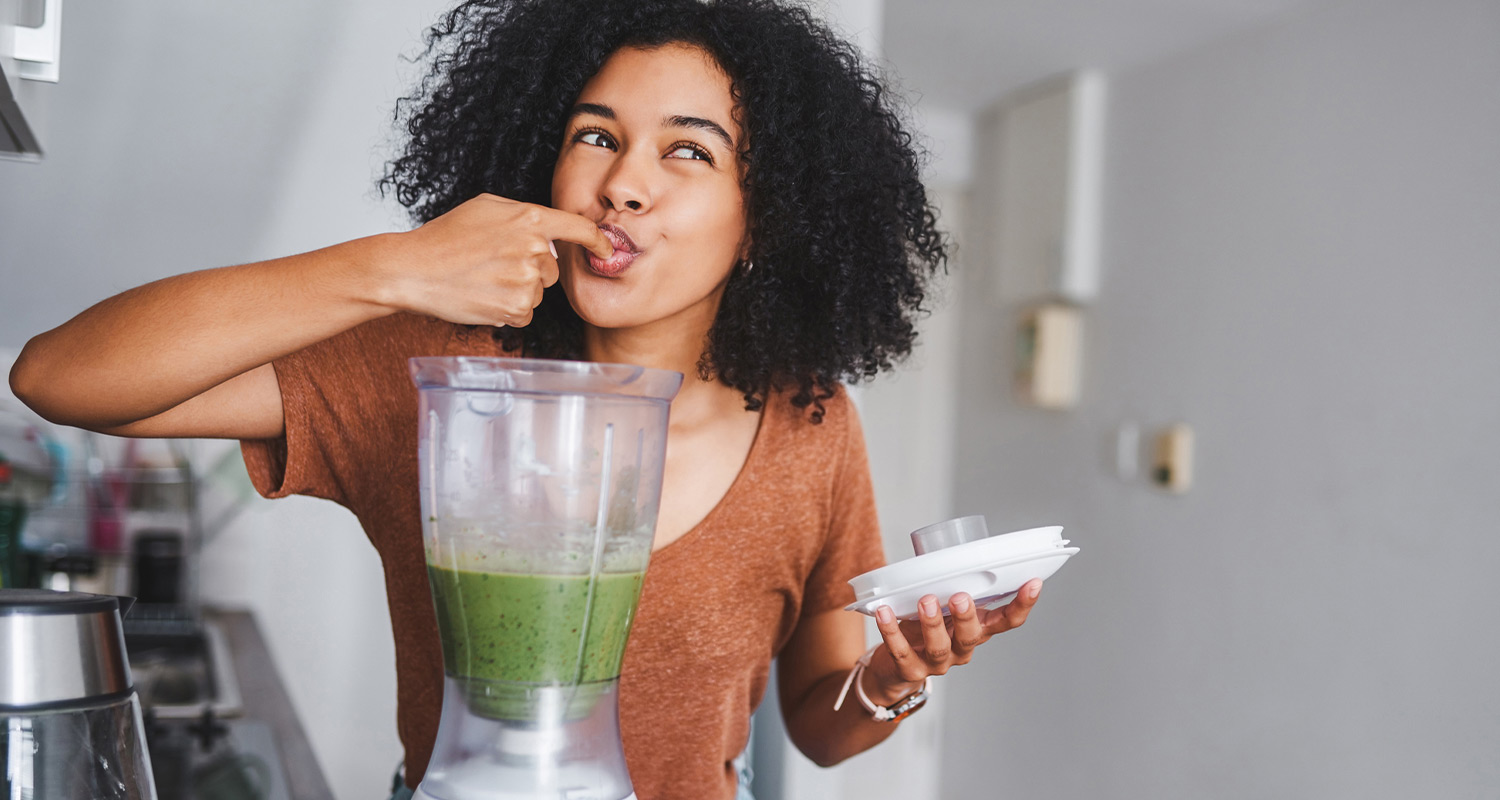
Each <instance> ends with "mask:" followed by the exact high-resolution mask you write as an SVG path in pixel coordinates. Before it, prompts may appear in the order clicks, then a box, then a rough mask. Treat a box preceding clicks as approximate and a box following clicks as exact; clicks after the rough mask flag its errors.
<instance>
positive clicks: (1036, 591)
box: [1031, 583, 1042, 600]
mask: <svg viewBox="0 0 1500 800" xmlns="http://www.w3.org/2000/svg"><path fill="white" fill-rule="evenodd" d="M1041 593H1042V584H1040V583H1038V584H1037V585H1035V586H1033V587H1031V599H1032V600H1035V599H1036V597H1037V595H1039V594H1041Z"/></svg>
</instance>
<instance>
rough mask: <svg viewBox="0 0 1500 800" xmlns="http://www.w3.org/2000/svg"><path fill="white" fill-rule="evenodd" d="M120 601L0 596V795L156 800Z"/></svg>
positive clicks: (31, 593)
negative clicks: (126, 647) (123, 629)
mask: <svg viewBox="0 0 1500 800" xmlns="http://www.w3.org/2000/svg"><path fill="white" fill-rule="evenodd" d="M122 601H123V602H124V606H123V607H124V609H125V610H127V611H128V610H129V608H130V605H129V604H130V602H131V600H130V598H116V597H111V596H108V595H95V594H83V593H81V592H54V591H51V590H48V589H0V643H3V644H0V797H3V798H6V800H32V798H35V800H156V785H155V783H154V782H153V781H152V777H151V762H150V760H149V759H148V757H147V751H146V736H145V728H144V724H143V721H142V719H141V703H140V699H139V697H137V695H136V692H135V686H134V684H133V682H132V680H131V675H130V665H129V663H128V662H127V661H126V658H125V637H124V633H123V631H122V625H121V623H120V616H121V614H120V609H121V602H122Z"/></svg>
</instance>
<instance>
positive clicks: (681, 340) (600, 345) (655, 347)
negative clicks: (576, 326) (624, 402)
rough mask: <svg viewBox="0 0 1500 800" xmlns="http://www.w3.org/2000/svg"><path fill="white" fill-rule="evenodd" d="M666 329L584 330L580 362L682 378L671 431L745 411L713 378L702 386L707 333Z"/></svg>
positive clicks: (729, 389)
mask: <svg viewBox="0 0 1500 800" xmlns="http://www.w3.org/2000/svg"><path fill="white" fill-rule="evenodd" d="M667 327H668V326H650V327H645V328H632V329H628V330H626V329H605V328H595V327H593V326H590V325H585V327H584V357H585V358H586V359H588V360H589V361H594V362H601V363H611V364H635V365H637V366H642V367H651V368H653V369H669V370H674V371H676V372H681V373H682V378H683V379H682V389H681V390H680V391H678V393H677V397H676V398H675V399H674V400H673V401H672V422H671V425H672V427H673V428H679V429H680V428H683V427H687V428H693V427H697V426H698V425H700V424H703V423H707V422H710V421H712V420H714V419H718V418H722V417H723V416H724V415H727V414H731V413H733V412H735V411H744V408H745V401H744V396H743V394H742V393H741V392H740V391H739V390H737V389H735V388H734V387H732V386H727V385H725V384H724V383H723V382H721V381H719V380H718V379H717V378H713V377H710V378H709V379H708V380H704V379H703V378H701V377H700V376H699V374H698V363H699V362H700V361H701V360H702V358H703V353H704V351H705V349H706V348H707V346H708V331H707V329H706V328H705V329H703V330H702V331H701V332H700V333H697V334H696V335H694V334H693V333H688V334H687V335H684V332H683V331H682V330H667V329H666V328H667Z"/></svg>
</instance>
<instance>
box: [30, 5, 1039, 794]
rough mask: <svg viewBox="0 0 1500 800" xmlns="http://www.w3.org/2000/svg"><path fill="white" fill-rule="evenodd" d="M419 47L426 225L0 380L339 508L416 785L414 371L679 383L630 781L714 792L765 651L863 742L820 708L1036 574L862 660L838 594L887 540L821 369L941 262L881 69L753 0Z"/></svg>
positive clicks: (142, 294)
mask: <svg viewBox="0 0 1500 800" xmlns="http://www.w3.org/2000/svg"><path fill="white" fill-rule="evenodd" d="M429 52H430V53H431V54H432V55H433V69H432V72H431V74H430V75H429V77H428V79H427V80H426V81H425V82H424V84H423V86H422V88H421V90H420V91H419V92H418V93H417V94H416V96H414V97H412V98H408V99H407V100H406V101H405V102H404V103H403V106H402V108H403V111H404V118H405V122H406V126H407V130H408V133H409V134H410V141H409V144H408V146H407V149H406V151H405V153H404V154H403V155H402V156H401V157H400V158H398V159H397V160H396V161H394V162H393V163H392V165H391V167H390V169H389V171H388V173H387V176H386V178H385V179H384V181H383V186H384V187H385V188H387V189H389V190H392V191H393V192H394V194H395V196H396V197H397V198H398V199H399V200H400V202H401V203H403V204H404V205H405V206H407V207H408V208H409V209H410V210H411V212H412V214H413V216H414V218H415V219H416V220H417V221H418V222H420V223H422V224H421V225H420V227H417V228H415V229H414V230H411V231H408V232H403V233H392V234H383V235H378V236H374V237H369V238H366V239H360V240H356V241H352V242H345V243H343V244H339V245H335V246H332V247H329V248H326V249H324V250H319V251H315V252H312V253H307V254H303V255H297V256H290V257H287V258H281V259H275V260H272V261H266V262H262V263H258V264H250V265H244V266H238V267H228V268H223V269H215V270H207V271H204V272H198V273H192V274H188V275H182V276H178V277H174V278H169V279H167V280H163V281H159V282H157V283H154V284H149V285H147V286H143V287H140V288H138V289H134V290H131V291H129V292H126V293H124V294H122V295H120V296H118V297H114V298H111V299H109V300H106V301H104V302H102V303H100V304H99V305H98V306H96V307H94V308H91V309H89V310H88V311H86V312H84V313H83V314H81V315H79V316H78V317H77V318H75V319H73V320H72V321H70V322H68V323H66V324H64V325H62V326H61V327H59V328H57V329H56V330H53V331H50V332H48V333H45V334H42V335H40V336H38V337H36V338H35V339H33V340H32V342H31V343H29V344H28V345H27V347H26V349H25V351H24V352H23V353H22V356H21V358H20V360H19V361H18V362H17V365H16V367H15V369H14V370H13V372H12V375H11V382H12V386H13V388H14V389H15V390H16V393H17V394H18V396H20V397H22V398H23V399H25V400H26V401H27V402H28V403H29V404H31V405H32V407H33V408H35V409H37V410H38V411H39V412H41V413H42V414H43V415H44V416H47V417H48V418H50V419H52V420H54V421H58V422H62V423H67V424H73V425H78V426H81V427H86V428H91V429H94V430H100V431H105V432H109V433H114V434H120V435H126V436H207V437H227V438H237V439H241V440H244V452H245V459H246V463H247V466H248V467H249V469H250V472H251V475H252V477H253V479H254V480H255V482H256V484H257V487H258V488H259V489H260V490H261V491H262V492H263V493H265V494H267V495H268V496H280V495H285V494H292V493H301V494H310V495H315V496H320V497H326V498H329V499H333V500H335V501H337V502H340V503H342V504H344V505H346V506H348V507H349V508H350V509H351V510H353V511H354V513H355V514H356V515H357V516H358V517H359V519H360V521H361V523H362V524H363V526H364V528H365V530H366V532H367V534H368V535H369V537H370V539H371V541H372V543H373V544H374V545H375V547H376V548H377V550H378V551H379V552H380V554H381V557H382V560H383V563H384V569H385V573H386V585H387V592H388V596H389V599H390V604H391V616H392V626H393V630H394V632H395V639H396V645H397V660H398V679H399V701H400V715H399V726H400V729H401V736H402V741H403V743H404V745H405V747H406V751H407V758H406V767H407V769H406V773H405V782H406V784H407V785H408V786H415V785H416V784H417V783H418V782H419V781H420V779H421V777H422V772H423V770H424V769H425V766H426V762H427V758H428V756H429V754H430V750H431V746H432V740H433V736H434V734H435V731H436V724H437V717H438V708H439V704H440V698H441V682H442V662H441V655H440V652H439V649H438V646H437V634H436V626H435V624H434V618H433V613H432V607H431V600H430V596H429V594H428V589H427V582H426V574H425V571H424V569H423V554H422V545H421V533H420V525H419V521H418V518H417V497H416V485H417V480H416V474H415V452H416V448H415V425H413V424H412V420H413V419H414V418H415V391H414V389H413V388H412V387H411V386H410V385H409V383H408V382H407V379H406V372H405V363H404V362H405V359H406V358H407V357H409V356H416V355H455V354H477V355H500V354H512V355H514V354H521V355H526V356H531V357H546V358H581V359H587V360H594V361H608V362H625V363H632V364H640V365H645V366H650V367H659V368H665V369H673V370H678V371H681V372H684V373H685V374H687V375H689V376H690V380H688V381H687V382H686V383H685V384H684V386H683V388H682V391H681V393H680V394H679V395H678V397H677V398H676V400H675V401H674V402H673V404H672V410H671V422H670V428H669V432H668V445H667V447H668V450H667V463H666V475H665V481H664V488H663V496H662V501H661V507H660V515H659V519H658V524H657V531H656V539H655V543H654V555H653V557H652V562H651V567H650V570H649V572H648V574H647V578H646V584H645V588H644V589H643V594H642V600H641V606H640V610H639V612H638V616H637V618H636V622H635V627H634V630H633V633H632V636H631V640H630V645H629V648H628V650H627V653H626V659H625V665H624V674H623V676H622V682H621V725H622V735H623V737H624V742H625V749H626V754H627V759H628V762H629V767H630V771H631V774H632V777H633V779H634V781H635V783H636V786H637V791H638V793H639V795H640V796H641V797H643V798H651V799H652V800H656V799H657V798H704V797H726V798H727V797H732V796H734V795H735V792H736V786H737V783H738V780H739V775H738V773H737V770H736V766H735V761H736V756H737V755H738V754H739V753H740V752H741V751H742V749H743V747H744V746H745V742H746V739H747V736H748V725H749V722H748V720H749V715H750V713H751V711H752V710H753V709H754V708H755V706H756V705H757V703H758V702H759V700H760V699H761V695H762V694H763V693H764V689H765V686H766V682H767V679H768V677H769V665H770V662H771V659H772V658H773V657H776V656H779V660H778V662H777V663H778V664H779V670H780V671H779V673H778V677H779V686H780V701H781V705H782V710H783V714H784V716H785V719H786V725H787V730H788V733H789V734H790V736H791V738H792V740H793V741H794V742H795V743H796V745H797V746H798V747H799V748H800V749H801V750H802V751H803V752H805V753H806V754H807V755H808V756H809V757H811V758H812V759H813V760H814V761H816V762H818V763H820V764H833V763H836V762H838V761H840V760H842V759H844V758H847V757H848V756H851V755H853V754H855V753H858V752H861V751H863V750H865V749H868V748H869V747H871V746H873V745H875V744H877V743H878V742H880V741H881V740H883V739H884V738H885V737H887V736H889V735H890V733H891V731H892V730H893V728H894V727H895V725H893V724H891V723H889V722H885V721H881V720H879V719H877V716H876V714H875V713H874V712H873V711H872V710H867V708H866V707H865V706H864V704H862V703H857V702H849V703H844V704H842V705H841V706H839V707H837V708H836V706H838V703H837V702H836V701H837V700H838V699H839V697H840V694H841V688H843V686H844V684H845V681H846V678H847V677H849V676H850V675H851V674H853V675H854V676H855V677H858V679H859V681H860V686H861V687H862V688H863V689H864V691H865V693H866V694H867V695H868V698H869V700H870V702H871V704H872V705H873V706H874V707H876V709H877V710H878V709H879V708H881V707H884V708H890V707H900V704H901V703H902V701H903V700H905V699H907V698H909V697H910V696H912V695H913V694H914V693H916V692H918V691H920V690H921V689H922V687H923V684H924V680H925V678H927V677H928V676H929V675H935V674H942V673H944V672H946V671H947V670H948V669H949V668H951V667H952V666H955V665H959V664H963V663H966V662H967V661H968V660H969V659H970V657H971V654H972V652H973V650H974V648H975V647H977V646H978V645H979V644H981V643H983V642H984V641H986V640H987V639H989V638H990V637H991V636H993V635H994V634H996V633H999V632H1002V631H1005V630H1008V629H1010V628H1013V627H1015V626H1017V625H1020V624H1021V623H1022V622H1023V621H1024V620H1025V618H1026V615H1027V613H1028V612H1029V610H1030V609H1031V607H1032V605H1033V604H1034V603H1035V601H1036V597H1037V593H1038V592H1039V591H1040V582H1034V583H1033V584H1030V585H1028V586H1027V587H1025V588H1024V589H1023V591H1022V592H1021V593H1020V595H1019V596H1018V598H1017V599H1016V600H1015V601H1014V602H1012V603H1011V604H1010V605H1008V606H1006V607H1004V608H1001V609H998V610H995V611H990V612H985V611H980V610H976V609H975V608H974V606H973V603H972V602H971V601H970V599H969V598H967V597H965V596H963V595H957V596H955V597H953V598H951V603H952V608H953V610H954V613H953V614H952V616H951V618H949V619H947V620H945V618H944V616H943V615H942V614H941V612H940V611H939V607H938V598H935V597H928V598H924V601H923V603H922V609H923V613H922V616H921V618H920V619H919V620H918V621H916V622H908V623H899V624H898V622H897V621H896V620H894V619H893V618H891V617H890V615H889V612H888V611H887V612H885V614H884V615H883V616H882V617H881V618H880V619H879V620H878V622H879V627H880V630H881V634H882V640H883V641H882V643H881V644H880V645H878V646H877V647H876V648H875V649H874V651H873V652H871V653H869V654H868V657H867V658H866V659H865V660H866V662H867V663H868V667H867V668H866V669H864V670H863V671H862V673H858V672H855V671H854V670H855V668H856V664H857V662H859V661H860V659H861V656H862V655H863V654H865V644H864V635H863V624H862V620H861V618H860V617H859V616H858V615H856V614H853V613H850V612H846V611H843V610H842V607H843V606H844V605H845V604H846V603H848V602H850V601H851V600H852V595H851V593H850V591H849V589H848V587H847V585H846V584H845V581H846V580H847V579H848V578H850V577H853V576H854V575H857V574H859V573H861V572H864V571H866V570H868V569H871V568H873V567H876V566H878V565H879V564H880V563H881V555H880V542H879V537H878V533H877V530H878V529H877V523H876V519H875V513H874V503H873V499H872V497H871V493H870V481H869V474H868V467H867V464H866V461H865V453H864V444H863V439H862V436H861V433H860V430H859V425H858V420H857V418H856V417H855V415H854V412H853V409H852V407H851V406H850V404H849V402H848V400H847V397H846V395H845V394H844V392H843V391H842V390H841V389H840V388H839V383H838V382H839V381H840V380H858V379H861V378H865V377H870V376H873V375H875V374H876V373H877V372H879V371H880V370H882V369H885V368H887V367H889V366H890V365H891V363H892V361H893V359H896V358H899V357H901V356H903V355H905V354H906V353H907V352H908V351H909V349H910V347H911V343H912V339H913V336H914V329H913V326H912V319H913V317H914V315H915V314H916V313H918V312H919V310H920V306H921V302H922V300H923V297H924V285H925V279H926V277H927V276H928V275H929V274H931V273H932V272H933V271H934V270H935V269H937V268H938V267H939V266H941V264H942V262H943V260H944V257H945V247H944V244H943V240H942V237H941V236H940V235H939V234H938V233H937V231H936V230H935V228H934V219H933V215H932V213H931V210H930V208H929V206H928V204H927V201H926V197H925V195H924V193H923V189H922V186H921V183H920V182H919V180H918V172H917V165H916V156H915V154H914V153H913V151H912V148H911V146H910V137H909V136H908V135H907V134H906V133H905V132H904V131H903V130H902V129H901V126H900V125H899V123H898V121H897V120H896V118H895V116H894V114H893V113H892V112H891V110H890V108H889V107H888V102H887V99H886V95H885V94H884V91H883V89H882V87H881V85H880V83H879V82H878V81H877V80H875V79H874V78H872V77H871V76H870V75H869V74H868V73H867V72H866V71H865V70H864V68H863V67H862V66H861V65H860V64H859V61H858V59H857V58H856V56H855V54H854V52H853V50H852V48H850V47H849V46H848V45H847V44H845V43H843V42H841V41H839V40H838V39H837V38H835V37H834V36H833V35H831V34H830V33H829V32H828V31H827V30H826V29H824V28H823V27H821V26H820V25H819V24H817V23H816V22H814V20H813V19H812V18H811V17H810V16H809V15H808V14H807V13H806V12H805V11H803V10H801V9H798V8H795V7H783V6H780V5H777V4H775V3H773V2H769V1H767V0H741V1H737V2H719V3H712V4H704V3H701V2H698V0H651V1H650V2H641V1H640V0H608V1H607V2H600V0H550V1H548V0H543V1H533V2H527V1H525V0H516V1H515V2H505V1H504V0H493V1H492V2H469V3H466V4H464V5H462V6H460V7H459V8H457V9H456V10H454V11H453V12H451V13H450V14H449V15H447V16H446V17H445V19H444V20H443V21H442V22H441V23H440V24H439V25H438V26H436V27H435V28H434V29H433V30H432V31H431V32H430V33H429ZM694 377H695V378H696V379H692V378H694ZM882 716H884V715H883V714H882Z"/></svg>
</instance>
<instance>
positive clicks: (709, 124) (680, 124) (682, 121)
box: [663, 114, 734, 150]
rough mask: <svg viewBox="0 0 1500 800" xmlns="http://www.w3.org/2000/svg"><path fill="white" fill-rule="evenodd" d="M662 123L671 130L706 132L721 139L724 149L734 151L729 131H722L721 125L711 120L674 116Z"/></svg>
mask: <svg viewBox="0 0 1500 800" xmlns="http://www.w3.org/2000/svg"><path fill="white" fill-rule="evenodd" d="M663 121H664V122H665V123H666V124H667V125H669V126H671V127H673V128H693V129H695V130H700V131H708V132H709V133H712V134H713V135H715V136H717V137H719V138H720V139H723V140H724V146H725V147H727V148H729V149H730V150H733V149H734V139H732V138H730V136H729V131H726V130H724V126H723V125H720V124H719V123H717V122H714V121H713V120H711V119H704V118H702V117H687V116H683V115H681V114H676V115H673V116H670V117H667V118H666V119H665V120H663Z"/></svg>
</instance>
